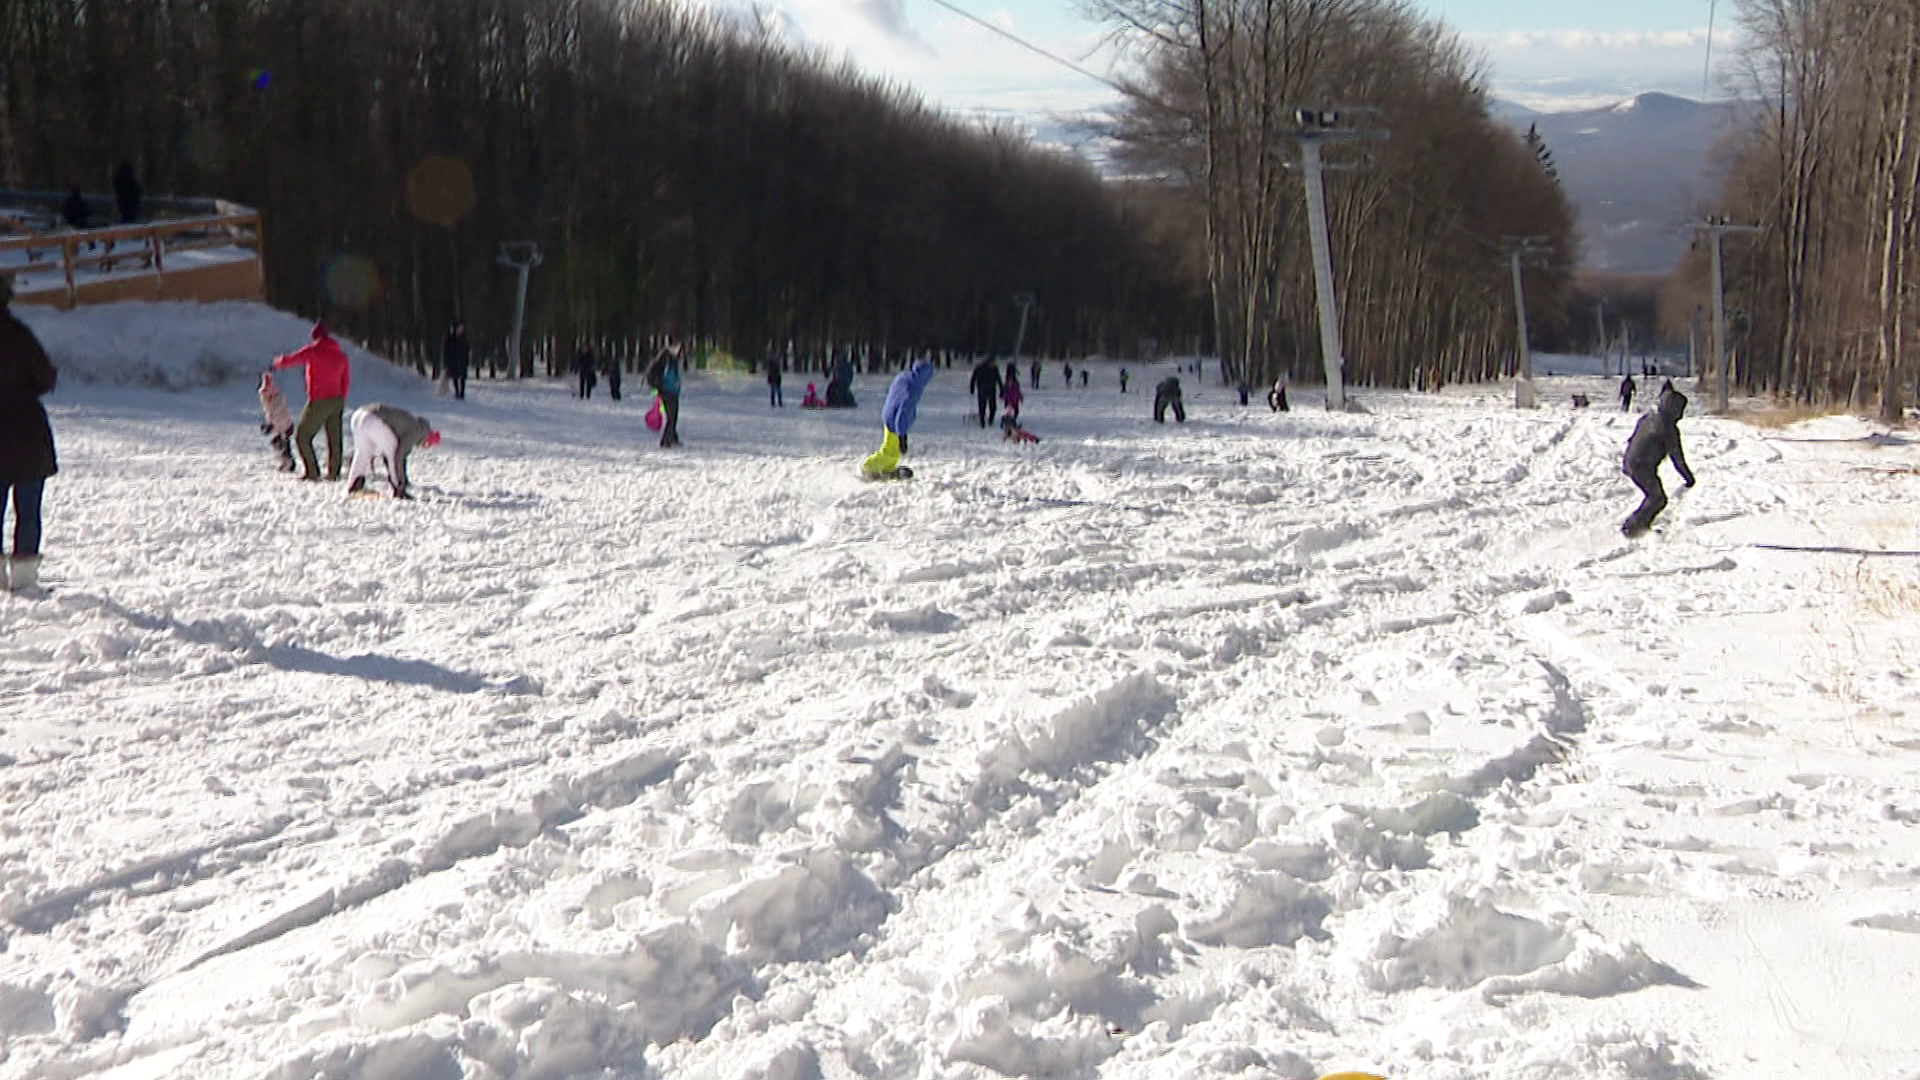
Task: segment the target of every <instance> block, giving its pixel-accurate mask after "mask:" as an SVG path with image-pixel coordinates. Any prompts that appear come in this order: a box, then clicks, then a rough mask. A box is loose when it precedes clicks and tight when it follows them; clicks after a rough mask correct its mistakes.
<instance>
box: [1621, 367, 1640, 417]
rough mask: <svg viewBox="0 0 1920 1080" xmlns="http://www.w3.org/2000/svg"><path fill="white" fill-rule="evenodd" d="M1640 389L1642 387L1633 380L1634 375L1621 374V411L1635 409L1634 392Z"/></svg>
mask: <svg viewBox="0 0 1920 1080" xmlns="http://www.w3.org/2000/svg"><path fill="white" fill-rule="evenodd" d="M1638 389H1640V387H1639V386H1638V385H1637V384H1636V383H1635V382H1634V381H1633V376H1631V375H1624V376H1621V378H1620V411H1621V412H1632V411H1633V394H1634V391H1636V390H1638Z"/></svg>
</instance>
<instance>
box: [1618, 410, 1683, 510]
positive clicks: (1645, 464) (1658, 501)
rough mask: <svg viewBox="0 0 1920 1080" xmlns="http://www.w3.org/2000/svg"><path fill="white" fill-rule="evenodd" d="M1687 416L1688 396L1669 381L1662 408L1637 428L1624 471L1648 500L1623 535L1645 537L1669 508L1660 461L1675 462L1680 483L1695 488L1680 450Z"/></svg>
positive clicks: (1646, 416)
mask: <svg viewBox="0 0 1920 1080" xmlns="http://www.w3.org/2000/svg"><path fill="white" fill-rule="evenodd" d="M1686 412H1687V398H1686V395H1685V394H1682V393H1681V392H1680V391H1678V390H1675V389H1674V388H1673V383H1672V381H1668V383H1667V384H1666V385H1665V386H1664V387H1663V388H1661V391H1660V402H1659V404H1657V405H1655V406H1654V409H1653V411H1652V412H1649V413H1643V414H1641V417H1640V422H1639V423H1638V424H1636V425H1634V428H1633V437H1632V438H1630V439H1628V440H1627V452H1626V455H1625V456H1624V458H1623V459H1622V460H1621V462H1620V471H1621V472H1624V473H1626V474H1627V477H1628V478H1629V479H1631V480H1632V481H1633V483H1634V486H1635V487H1638V488H1639V489H1640V493H1641V495H1642V496H1644V497H1643V498H1642V499H1641V500H1640V505H1639V507H1637V508H1636V509H1635V510H1634V511H1633V513H1631V514H1628V515H1627V520H1626V521H1624V522H1621V524H1620V531H1621V532H1622V533H1624V534H1626V535H1627V536H1640V535H1642V534H1644V533H1645V532H1646V531H1647V530H1648V529H1651V528H1652V527H1653V519H1654V518H1656V517H1659V516H1660V511H1662V510H1665V509H1666V508H1667V492H1666V489H1665V488H1663V487H1661V486H1660V459H1662V458H1666V459H1668V460H1671V461H1672V462H1673V467H1674V469H1675V470H1676V471H1677V472H1679V474H1680V479H1681V480H1682V481H1684V482H1685V484H1686V486H1687V487H1692V486H1693V470H1692V469H1689V468H1687V455H1686V454H1685V452H1683V451H1682V450H1681V449H1680V418H1681V417H1682V416H1685V415H1686Z"/></svg>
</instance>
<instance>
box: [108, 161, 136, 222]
mask: <svg viewBox="0 0 1920 1080" xmlns="http://www.w3.org/2000/svg"><path fill="white" fill-rule="evenodd" d="M113 204H114V206H115V207H116V208H118V209H119V211H120V223H121V224H122V225H132V224H135V223H136V222H138V221H139V220H140V181H138V180H136V179H134V178H133V164H132V163H131V162H126V161H123V162H121V163H120V164H119V165H117V166H115V167H114V170H113Z"/></svg>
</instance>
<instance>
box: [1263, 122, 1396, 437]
mask: <svg viewBox="0 0 1920 1080" xmlns="http://www.w3.org/2000/svg"><path fill="white" fill-rule="evenodd" d="M1371 111H1372V110H1371V109H1347V110H1344V113H1356V112H1371ZM1294 119H1295V121H1297V122H1298V123H1299V125H1300V128H1299V130H1298V131H1293V132H1288V133H1287V134H1286V135H1285V136H1283V137H1284V138H1290V139H1298V140H1299V141H1300V171H1301V178H1302V179H1303V180H1304V181H1305V183H1306V188H1307V228H1308V231H1309V232H1310V233H1311V237H1310V239H1311V240H1312V241H1313V286H1314V293H1315V295H1316V296H1317V297H1318V298H1319V302H1320V360H1321V363H1322V364H1324V365H1325V367H1326V371H1327V408H1328V409H1331V410H1344V409H1345V408H1346V407H1347V391H1346V383H1345V381H1344V380H1345V369H1346V366H1347V358H1346V356H1345V355H1344V353H1343V348H1344V346H1343V345H1342V344H1341V341H1340V299H1339V295H1338V294H1337V293H1336V292H1335V291H1334V281H1333V251H1332V241H1331V240H1330V239H1329V237H1328V235H1327V230H1328V225H1327V188H1326V184H1325V181H1324V180H1323V178H1322V173H1324V172H1325V170H1326V169H1328V168H1337V169H1351V168H1353V167H1354V166H1352V165H1338V166H1329V165H1326V164H1325V163H1324V162H1323V161H1322V159H1321V156H1320V147H1321V145H1322V144H1323V143H1329V142H1353V141H1355V140H1360V139H1370V140H1375V141H1379V140H1383V139H1385V138H1386V137H1387V133H1386V132H1384V131H1358V130H1355V129H1353V128H1350V127H1343V126H1342V122H1343V120H1344V115H1343V110H1340V109H1298V110H1296V111H1295V112H1294Z"/></svg>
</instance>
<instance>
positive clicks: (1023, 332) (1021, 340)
mask: <svg viewBox="0 0 1920 1080" xmlns="http://www.w3.org/2000/svg"><path fill="white" fill-rule="evenodd" d="M1013 303H1014V306H1015V307H1018V308H1019V309H1020V330H1019V332H1018V333H1016V334H1015V335H1014V337H1013V362H1014V363H1015V364H1018V363H1019V362H1020V347H1021V346H1022V345H1024V344H1026V341H1027V312H1029V311H1031V310H1033V294H1032V293H1030V292H1018V293H1014V294H1013Z"/></svg>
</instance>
